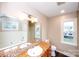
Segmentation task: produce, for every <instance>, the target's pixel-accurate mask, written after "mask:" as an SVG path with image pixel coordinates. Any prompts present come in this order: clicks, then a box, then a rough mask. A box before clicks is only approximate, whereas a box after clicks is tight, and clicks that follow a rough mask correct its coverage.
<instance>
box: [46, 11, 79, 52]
mask: <svg viewBox="0 0 79 59" xmlns="http://www.w3.org/2000/svg"><path fill="white" fill-rule="evenodd" d="M70 19H71V20H73V21H74V22H77V12H73V13H68V14H64V15H59V16H55V17H52V18H50V19H49V20H48V21H49V22H48V38H49V39H50V41H51V43H52V44H54V45H55V46H56V47H57V49H58V50H60V51H66V52H67V51H68V52H75V51H76V50H78V46H79V44H77V46H72V45H68V44H64V43H61V32H62V31H61V23H62V21H65V20H70ZM75 25H76V24H75Z"/></svg>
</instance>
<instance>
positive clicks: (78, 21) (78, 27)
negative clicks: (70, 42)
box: [77, 11, 79, 48]
mask: <svg viewBox="0 0 79 59" xmlns="http://www.w3.org/2000/svg"><path fill="white" fill-rule="evenodd" d="M77 18H78V20H77V25H78V26H77V39H78V40H77V43H78V48H79V11H77Z"/></svg>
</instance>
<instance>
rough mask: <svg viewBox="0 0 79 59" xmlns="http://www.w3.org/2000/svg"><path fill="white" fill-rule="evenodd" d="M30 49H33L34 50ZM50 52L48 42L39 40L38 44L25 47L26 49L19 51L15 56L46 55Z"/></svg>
mask: <svg viewBox="0 0 79 59" xmlns="http://www.w3.org/2000/svg"><path fill="white" fill-rule="evenodd" d="M32 44H35V43H32ZM30 49H35V51H34V50H30ZM38 50H39V51H38ZM29 51H31V52H29ZM32 51H33V52H32ZM35 53H36V54H35ZM33 54H35V55H33ZM50 54H51V48H50V44H49V42H43V41H41V42H39V44H36V45H35V46H33V47H31V48H29V49H27V51H25V52H22V53H20V54H19V55H18V56H17V57H48V56H50Z"/></svg>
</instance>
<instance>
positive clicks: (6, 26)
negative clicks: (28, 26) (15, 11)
mask: <svg viewBox="0 0 79 59" xmlns="http://www.w3.org/2000/svg"><path fill="white" fill-rule="evenodd" d="M18 26H19V25H18V22H16V21H4V22H3V23H2V30H4V31H6V30H8V31H10V30H12V31H13V30H18Z"/></svg>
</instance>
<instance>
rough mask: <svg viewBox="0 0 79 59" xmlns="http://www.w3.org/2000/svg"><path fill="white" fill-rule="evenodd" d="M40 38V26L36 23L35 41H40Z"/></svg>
mask: <svg viewBox="0 0 79 59" xmlns="http://www.w3.org/2000/svg"><path fill="white" fill-rule="evenodd" d="M40 38H41V28H40V24H38V23H36V24H35V39H40Z"/></svg>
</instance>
